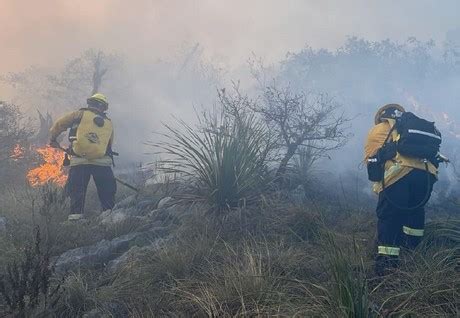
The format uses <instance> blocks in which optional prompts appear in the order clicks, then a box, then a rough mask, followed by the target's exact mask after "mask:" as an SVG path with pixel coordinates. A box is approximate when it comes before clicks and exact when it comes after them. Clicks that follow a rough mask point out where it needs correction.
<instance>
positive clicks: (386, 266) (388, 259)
mask: <svg viewBox="0 0 460 318" xmlns="http://www.w3.org/2000/svg"><path fill="white" fill-rule="evenodd" d="M398 265H399V258H398V257H397V256H396V257H395V256H388V255H377V257H376V258H375V266H374V273H375V274H376V275H377V276H385V275H388V274H391V273H392V272H394V270H395V269H396V268H398Z"/></svg>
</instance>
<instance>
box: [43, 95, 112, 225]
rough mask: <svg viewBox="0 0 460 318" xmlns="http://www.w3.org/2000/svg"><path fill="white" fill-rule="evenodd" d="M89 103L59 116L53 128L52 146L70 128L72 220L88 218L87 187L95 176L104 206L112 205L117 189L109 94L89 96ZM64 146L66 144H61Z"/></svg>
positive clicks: (69, 180) (107, 208)
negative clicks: (113, 166) (86, 209)
mask: <svg viewBox="0 0 460 318" xmlns="http://www.w3.org/2000/svg"><path fill="white" fill-rule="evenodd" d="M87 105H88V107H86V108H82V109H80V110H78V111H74V112H71V113H69V114H66V115H65V116H63V117H61V118H60V119H58V120H57V121H56V122H55V123H54V125H53V126H52V127H51V130H50V136H51V138H50V139H51V140H50V146H51V147H54V148H61V146H60V145H59V143H58V141H57V138H58V137H59V135H60V134H62V133H63V132H65V131H66V130H69V141H70V148H69V150H68V151H67V152H68V153H69V154H70V171H69V179H68V181H67V185H66V191H67V193H68V195H69V196H70V212H71V214H70V215H69V220H78V219H82V218H84V205H85V197H86V190H87V188H88V183H89V180H90V178H91V177H93V179H94V183H95V184H96V188H97V194H98V196H99V201H100V203H101V207H102V210H103V211H105V210H109V209H112V208H113V206H114V204H115V193H116V190H117V185H116V180H115V177H114V174H113V171H112V167H111V166H112V164H113V152H112V143H113V126H112V122H111V120H110V119H109V118H108V117H107V115H106V111H107V109H108V106H109V103H108V102H107V98H106V97H105V96H104V95H102V94H100V93H96V94H94V95H93V96H91V97H90V98H88V99H87ZM61 149H62V148H61Z"/></svg>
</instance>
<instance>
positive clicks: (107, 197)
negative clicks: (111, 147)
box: [92, 166, 117, 211]
mask: <svg viewBox="0 0 460 318" xmlns="http://www.w3.org/2000/svg"><path fill="white" fill-rule="evenodd" d="M92 174H93V178H94V183H95V184H96V188H97V194H98V196H99V201H100V202H101V208H102V211H105V210H109V209H112V208H113V206H114V205H115V193H116V192H117V182H116V180H115V176H114V175H113V171H112V168H111V167H103V166H93V169H92Z"/></svg>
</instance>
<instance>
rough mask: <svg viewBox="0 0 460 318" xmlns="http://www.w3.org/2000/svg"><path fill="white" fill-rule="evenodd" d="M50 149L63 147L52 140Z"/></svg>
mask: <svg viewBox="0 0 460 318" xmlns="http://www.w3.org/2000/svg"><path fill="white" fill-rule="evenodd" d="M50 147H51V148H61V145H60V144H59V143H58V142H57V141H56V140H51V141H50Z"/></svg>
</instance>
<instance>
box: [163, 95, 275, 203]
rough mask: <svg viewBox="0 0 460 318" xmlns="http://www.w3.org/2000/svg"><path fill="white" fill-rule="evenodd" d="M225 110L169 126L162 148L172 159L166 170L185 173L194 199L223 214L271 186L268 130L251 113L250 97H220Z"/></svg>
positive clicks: (165, 166) (169, 160) (183, 174)
mask: <svg viewBox="0 0 460 318" xmlns="http://www.w3.org/2000/svg"><path fill="white" fill-rule="evenodd" d="M219 101H220V103H219V106H220V109H219V110H218V111H217V112H213V113H211V112H204V113H203V114H202V115H201V117H199V118H198V120H199V125H198V126H197V127H191V126H190V125H188V124H187V123H185V122H184V121H181V120H179V121H178V124H179V127H172V126H169V125H166V129H167V131H168V132H167V133H166V134H165V137H166V139H167V140H166V141H165V142H163V143H160V144H158V146H159V147H160V148H161V149H162V153H163V154H164V155H166V156H167V159H165V160H163V161H162V164H163V165H162V169H163V170H164V171H165V172H167V173H174V174H176V175H177V174H178V175H182V176H184V177H185V178H186V179H187V183H188V184H189V185H190V189H191V190H192V191H191V192H189V193H188V194H189V195H190V194H191V195H192V197H193V198H194V199H202V200H205V201H207V202H208V203H209V204H210V205H211V206H213V207H214V208H217V209H218V210H222V209H226V208H234V207H238V206H242V205H245V204H246V203H248V202H251V201H253V200H254V199H255V198H256V197H257V195H258V194H260V193H261V192H262V191H263V189H264V188H265V186H266V185H267V183H268V174H267V161H268V156H269V153H270V149H271V143H270V137H269V133H268V131H267V129H266V126H264V125H263V123H262V122H261V121H260V120H259V119H258V118H257V117H256V116H255V115H254V114H251V113H250V112H249V111H247V110H248V109H250V107H249V106H248V105H249V104H251V103H253V101H251V100H250V99H249V98H248V97H245V96H241V95H239V94H236V95H234V96H229V95H227V94H226V93H225V91H221V92H220V94H219Z"/></svg>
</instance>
